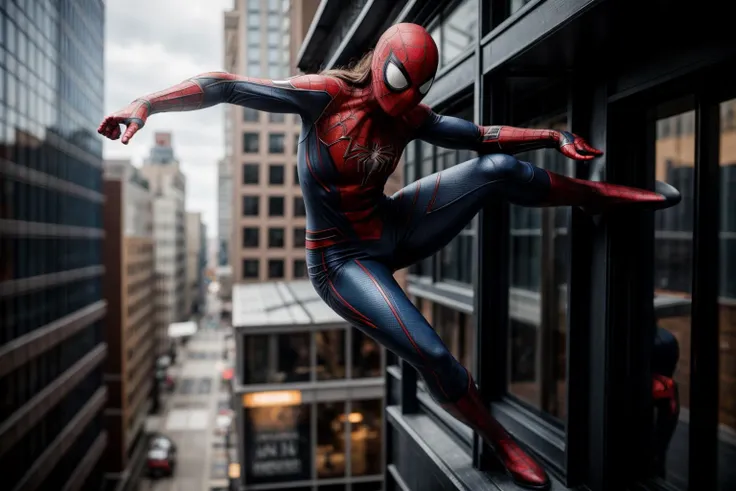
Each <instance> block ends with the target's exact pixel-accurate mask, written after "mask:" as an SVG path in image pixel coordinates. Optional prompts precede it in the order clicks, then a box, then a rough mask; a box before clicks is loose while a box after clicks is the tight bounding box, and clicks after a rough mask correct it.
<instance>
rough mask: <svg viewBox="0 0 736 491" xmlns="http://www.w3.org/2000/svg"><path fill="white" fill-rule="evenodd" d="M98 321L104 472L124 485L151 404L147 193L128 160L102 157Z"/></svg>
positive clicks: (140, 447)
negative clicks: (101, 318) (101, 320)
mask: <svg viewBox="0 0 736 491" xmlns="http://www.w3.org/2000/svg"><path fill="white" fill-rule="evenodd" d="M104 188H105V206H104V208H105V215H104V218H105V220H104V221H105V239H104V244H105V247H104V260H105V283H104V292H105V299H106V300H107V306H108V315H107V320H106V322H105V333H106V340H107V343H108V347H109V349H108V351H109V353H108V357H107V361H106V363H105V381H106V382H107V386H108V392H109V394H110V396H109V398H108V401H107V410H106V411H105V420H106V424H107V428H108V432H109V436H110V440H109V444H108V448H107V453H106V457H105V466H104V470H105V473H106V480H108V481H110V483H111V484H112V483H114V484H115V485H118V486H122V487H121V488H116V489H129V488H130V487H132V486H135V483H136V482H137V481H138V479H139V477H140V475H141V471H142V469H143V464H144V462H145V449H146V446H145V441H146V440H145V438H144V437H143V433H144V423H145V418H146V415H147V414H148V412H149V410H150V409H151V407H152V396H153V395H154V392H153V388H154V387H153V382H154V376H153V374H154V373H155V361H156V351H155V348H156V343H155V338H154V335H155V328H156V324H155V308H156V298H155V295H154V293H155V269H154V248H153V247H154V242H153V199H152V196H151V192H150V190H149V186H148V182H147V181H146V180H145V179H143V178H142V177H141V175H140V172H139V171H138V169H136V168H135V167H133V165H131V163H130V162H129V161H125V160H122V161H107V162H106V163H105V184H104Z"/></svg>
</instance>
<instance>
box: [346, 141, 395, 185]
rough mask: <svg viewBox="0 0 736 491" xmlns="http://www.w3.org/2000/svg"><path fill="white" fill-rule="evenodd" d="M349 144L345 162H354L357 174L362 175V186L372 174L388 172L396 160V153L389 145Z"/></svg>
mask: <svg viewBox="0 0 736 491" xmlns="http://www.w3.org/2000/svg"><path fill="white" fill-rule="evenodd" d="M351 143H352V145H350V147H348V149H347V151H346V152H345V162H348V161H350V160H355V162H356V165H357V170H358V172H360V173H362V174H363V183H364V184H365V183H366V182H368V179H370V177H371V176H372V175H373V174H375V173H381V172H386V171H389V170H390V169H391V168H392V166H393V164H394V161H395V160H396V151H395V150H394V148H393V147H392V146H391V145H380V144H378V143H375V142H374V143H367V144H366V145H365V146H364V145H361V144H359V143H355V142H351Z"/></svg>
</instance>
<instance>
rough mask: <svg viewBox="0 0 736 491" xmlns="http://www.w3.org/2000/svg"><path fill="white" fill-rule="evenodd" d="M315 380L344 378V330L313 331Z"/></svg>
mask: <svg viewBox="0 0 736 491" xmlns="http://www.w3.org/2000/svg"><path fill="white" fill-rule="evenodd" d="M314 336H315V344H316V346H317V380H334V379H341V378H345V330H344V329H335V330H331V331H322V332H317V333H315V335H314Z"/></svg>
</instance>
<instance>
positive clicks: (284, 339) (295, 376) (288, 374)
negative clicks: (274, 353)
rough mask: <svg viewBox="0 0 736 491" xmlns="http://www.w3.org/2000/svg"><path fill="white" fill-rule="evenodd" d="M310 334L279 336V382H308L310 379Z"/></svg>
mask: <svg viewBox="0 0 736 491" xmlns="http://www.w3.org/2000/svg"><path fill="white" fill-rule="evenodd" d="M309 345H310V340H309V333H298V334H279V335H278V353H279V355H278V370H277V372H278V377H277V378H278V379H279V380H277V381H278V382H306V381H308V380H309V379H310V378H311V377H310V369H309Z"/></svg>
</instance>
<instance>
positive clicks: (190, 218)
mask: <svg viewBox="0 0 736 491" xmlns="http://www.w3.org/2000/svg"><path fill="white" fill-rule="evenodd" d="M186 216H187V219H186V221H187V223H186V230H187V306H188V308H189V314H191V315H195V314H200V313H202V312H203V310H202V308H203V307H204V269H205V266H206V258H205V254H206V252H207V241H206V240H205V239H206V234H207V229H206V228H205V226H204V223H203V222H202V214H201V213H198V212H187V215H186Z"/></svg>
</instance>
